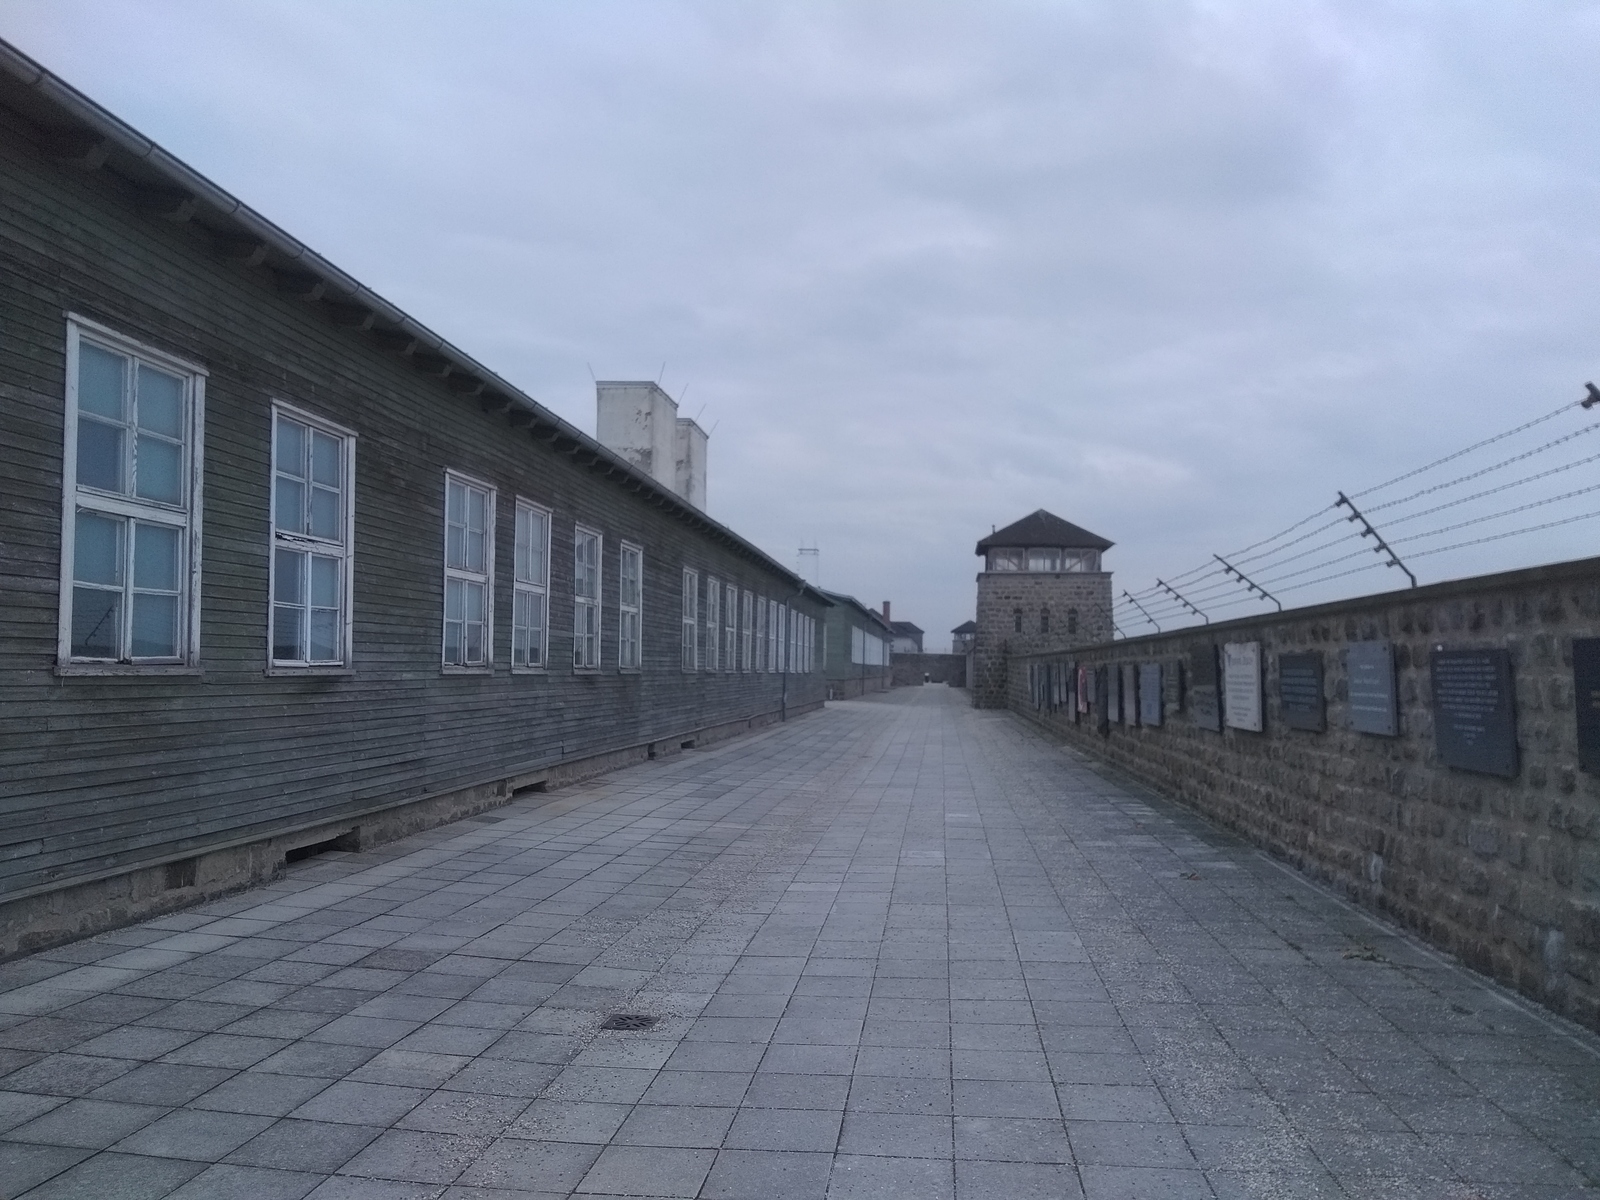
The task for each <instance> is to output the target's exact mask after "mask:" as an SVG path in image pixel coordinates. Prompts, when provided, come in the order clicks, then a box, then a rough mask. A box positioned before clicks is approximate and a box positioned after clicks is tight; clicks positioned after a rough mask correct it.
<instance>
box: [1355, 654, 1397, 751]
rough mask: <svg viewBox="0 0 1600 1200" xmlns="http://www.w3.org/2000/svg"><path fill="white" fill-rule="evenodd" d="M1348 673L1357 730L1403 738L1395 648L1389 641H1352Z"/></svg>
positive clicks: (1381, 735) (1358, 731)
mask: <svg viewBox="0 0 1600 1200" xmlns="http://www.w3.org/2000/svg"><path fill="white" fill-rule="evenodd" d="M1345 676H1346V678H1347V679H1348V680H1349V688H1350V728H1351V729H1354V730H1355V731H1356V732H1357V733H1375V734H1378V735H1379V736H1380V737H1399V736H1400V714H1399V708H1398V706H1397V705H1396V703H1395V686H1394V647H1393V646H1391V645H1390V644H1389V643H1388V642H1351V643H1350V648H1349V649H1348V650H1346V651H1345Z"/></svg>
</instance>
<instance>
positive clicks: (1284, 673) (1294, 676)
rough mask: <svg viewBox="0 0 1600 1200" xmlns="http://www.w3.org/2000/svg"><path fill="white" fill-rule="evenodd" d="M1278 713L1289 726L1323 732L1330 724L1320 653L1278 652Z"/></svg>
mask: <svg viewBox="0 0 1600 1200" xmlns="http://www.w3.org/2000/svg"><path fill="white" fill-rule="evenodd" d="M1278 714H1279V716H1281V717H1282V718H1283V723H1284V724H1285V725H1287V726H1288V727H1289V728H1290V729H1309V730H1310V731H1311V732H1312V733H1321V732H1322V731H1323V730H1324V729H1326V728H1327V727H1328V721H1327V708H1326V706H1325V705H1324V704H1323V701H1322V655H1321V654H1319V653H1317V652H1316V651H1314V650H1313V651H1310V652H1309V653H1305V654H1280V655H1278Z"/></svg>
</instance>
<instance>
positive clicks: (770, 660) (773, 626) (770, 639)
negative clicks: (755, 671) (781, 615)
mask: <svg viewBox="0 0 1600 1200" xmlns="http://www.w3.org/2000/svg"><path fill="white" fill-rule="evenodd" d="M777 669H778V602H777V601H776V600H768V601H767V670H769V671H776V670H777Z"/></svg>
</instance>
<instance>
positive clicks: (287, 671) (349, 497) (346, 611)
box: [267, 400, 356, 675]
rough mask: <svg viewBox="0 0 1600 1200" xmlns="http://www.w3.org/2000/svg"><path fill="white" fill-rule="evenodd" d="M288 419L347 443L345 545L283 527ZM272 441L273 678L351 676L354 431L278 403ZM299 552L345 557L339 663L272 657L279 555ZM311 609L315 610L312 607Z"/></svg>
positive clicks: (344, 458)
mask: <svg viewBox="0 0 1600 1200" xmlns="http://www.w3.org/2000/svg"><path fill="white" fill-rule="evenodd" d="M279 416H283V417H286V418H288V419H289V420H291V421H295V422H298V423H299V424H301V425H306V426H309V427H310V428H311V429H313V430H316V431H317V432H320V433H324V434H327V435H328V436H329V437H336V438H339V439H341V442H342V445H341V447H340V469H341V470H342V471H343V472H344V477H343V484H344V486H343V489H342V490H343V493H344V494H343V496H342V499H343V501H344V511H343V512H342V513H340V521H341V528H342V532H343V534H344V537H343V539H342V544H340V543H336V542H332V541H329V540H328V539H326V538H318V537H313V536H312V535H310V534H295V533H286V532H283V531H281V530H279V528H278V417H279ZM268 437H269V438H270V439H271V443H272V454H271V468H270V471H269V474H268V483H267V489H268V503H267V509H268V512H267V531H268V540H269V541H270V543H271V552H270V553H269V555H268V557H267V674H269V675H306V674H313V675H315V674H337V673H347V672H348V671H350V670H351V669H352V668H353V666H354V665H355V659H354V657H353V653H354V645H353V641H354V632H353V631H354V628H355V614H354V609H355V594H356V590H355V544H356V537H355V532H356V531H355V524H356V486H355V484H356V434H355V431H354V430H352V429H347V428H345V427H344V426H343V425H338V424H335V423H334V422H332V421H330V420H328V419H327V418H325V417H320V416H317V415H316V414H315V413H310V412H307V411H306V410H305V409H303V408H297V407H295V406H294V405H292V404H285V403H284V402H282V401H281V400H280V401H274V402H273V405H272V419H271V425H270V426H269V432H268ZM280 548H282V549H285V550H295V551H300V552H312V551H316V552H319V553H320V554H321V555H323V556H325V557H330V558H331V557H334V556H335V555H337V557H338V558H339V579H340V584H341V592H342V594H341V596H340V606H341V609H342V611H341V613H340V630H339V645H340V657H339V660H338V661H336V662H335V661H322V660H319V659H306V660H304V661H302V662H294V661H291V660H289V659H280V658H274V657H273V655H272V637H273V634H272V630H273V619H274V613H273V608H274V606H275V604H276V598H277V595H278V591H277V588H278V550H279V549H280ZM307 607H308V609H309V605H308V606H307ZM310 644H311V640H310V631H309V630H306V646H307V647H308V648H309V647H310Z"/></svg>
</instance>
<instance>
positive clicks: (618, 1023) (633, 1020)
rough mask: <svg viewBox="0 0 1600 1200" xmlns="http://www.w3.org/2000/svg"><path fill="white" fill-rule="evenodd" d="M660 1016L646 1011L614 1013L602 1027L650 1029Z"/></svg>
mask: <svg viewBox="0 0 1600 1200" xmlns="http://www.w3.org/2000/svg"><path fill="white" fill-rule="evenodd" d="M660 1019H661V1018H660V1017H650V1016H646V1015H645V1014H644V1013H612V1014H611V1015H610V1016H609V1017H607V1018H606V1019H605V1021H604V1022H603V1023H602V1024H601V1026H600V1028H601V1029H650V1028H652V1027H653V1026H654V1025H655V1023H656V1022H657V1021H659V1020H660Z"/></svg>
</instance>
